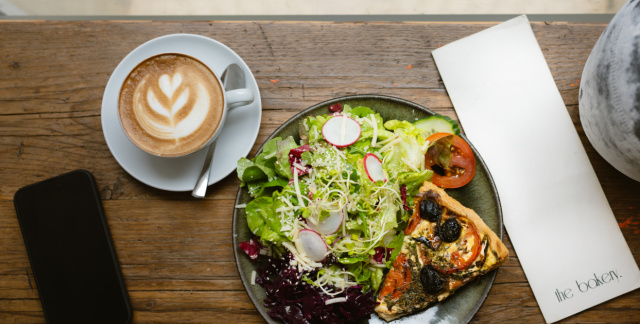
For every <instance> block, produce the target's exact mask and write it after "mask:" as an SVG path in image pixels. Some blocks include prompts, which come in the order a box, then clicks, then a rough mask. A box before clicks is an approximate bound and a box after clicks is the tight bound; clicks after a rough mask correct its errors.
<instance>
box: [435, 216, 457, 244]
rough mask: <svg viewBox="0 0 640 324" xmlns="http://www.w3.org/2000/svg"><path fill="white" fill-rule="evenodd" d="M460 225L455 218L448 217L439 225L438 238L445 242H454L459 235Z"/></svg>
mask: <svg viewBox="0 0 640 324" xmlns="http://www.w3.org/2000/svg"><path fill="white" fill-rule="evenodd" d="M460 232H462V226H460V223H458V221H457V220H456V219H455V218H449V219H447V220H446V221H444V223H442V225H440V238H442V240H443V241H445V242H447V243H451V242H455V241H456V240H457V239H458V237H460Z"/></svg>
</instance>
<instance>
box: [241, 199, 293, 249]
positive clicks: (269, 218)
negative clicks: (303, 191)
mask: <svg viewBox="0 0 640 324" xmlns="http://www.w3.org/2000/svg"><path fill="white" fill-rule="evenodd" d="M245 213H246V215H247V225H248V226H249V229H250V230H251V233H253V234H255V235H257V236H260V239H261V240H263V241H269V242H273V243H278V242H283V241H285V240H286V238H285V237H284V236H282V235H280V234H279V233H281V228H282V225H281V224H280V219H279V218H278V217H277V216H276V214H275V210H274V208H273V198H271V197H258V198H256V199H254V200H252V201H250V202H249V203H248V204H247V207H246V208H245Z"/></svg>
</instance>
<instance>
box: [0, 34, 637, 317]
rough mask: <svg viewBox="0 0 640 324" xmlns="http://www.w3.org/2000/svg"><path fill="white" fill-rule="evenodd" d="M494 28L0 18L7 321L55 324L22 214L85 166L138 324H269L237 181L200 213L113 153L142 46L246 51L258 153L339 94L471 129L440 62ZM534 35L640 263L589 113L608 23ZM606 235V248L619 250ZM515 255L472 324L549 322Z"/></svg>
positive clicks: (0, 209) (630, 308)
mask: <svg viewBox="0 0 640 324" xmlns="http://www.w3.org/2000/svg"><path fill="white" fill-rule="evenodd" d="M493 25H495V23H418V22H416V23H383V22H341V23H331V22H215V21H211V22H209V21H202V22H153V21H73V22H45V21H2V22H0V28H2V31H3V32H2V33H0V44H1V45H0V107H1V109H0V171H1V172H2V181H0V247H1V248H0V322H2V323H8V322H19V323H41V322H44V317H43V314H42V309H41V306H40V302H39V299H38V294H37V290H36V287H35V282H34V279H33V276H32V273H31V268H30V265H29V261H28V259H27V255H26V251H25V248H24V244H23V241H22V236H21V233H20V229H19V226H18V222H17V220H16V215H15V211H14V209H13V203H12V199H13V195H14V193H15V191H16V190H17V189H18V188H20V187H22V186H25V185H27V184H30V183H33V182H37V181H40V180H43V179H46V178H48V177H52V176H55V175H57V174H60V173H63V172H67V171H71V170H74V169H79V168H82V169H87V170H89V171H91V172H92V173H93V174H94V176H95V177H96V179H97V182H98V187H99V190H100V193H101V196H102V199H103V204H104V208H105V211H106V214H107V217H108V221H109V224H110V227H111V232H112V236H113V239H114V242H115V245H116V249H117V251H118V256H119V259H120V262H121V264H122V270H123V274H124V276H125V280H126V284H127V287H128V289H129V293H130V296H131V300H132V304H133V307H134V311H135V316H134V322H136V323H146V322H179V321H180V322H201V323H212V322H223V321H229V322H238V323H255V322H263V320H262V318H261V317H260V315H259V314H258V312H257V311H256V310H255V308H254V306H253V305H252V304H251V301H250V300H249V298H248V297H247V294H246V293H245V291H244V288H243V286H242V284H241V283H240V279H239V277H238V273H237V270H236V268H235V261H234V258H233V253H232V246H231V235H232V234H231V217H232V212H233V208H234V199H235V194H236V191H237V189H238V185H239V181H238V180H237V179H236V178H235V174H232V175H230V176H228V177H227V178H225V179H223V180H222V181H221V182H219V183H218V184H216V185H215V186H213V187H210V188H209V192H208V193H207V197H206V199H204V200H200V201H196V200H194V199H192V198H191V196H190V194H189V193H187V192H185V193H174V192H164V191H161V190H156V189H153V188H150V187H148V186H146V185H144V184H142V183H140V182H138V181H136V180H135V179H133V178H132V177H131V176H130V175H129V174H127V173H126V172H125V171H124V170H123V169H122V168H121V167H120V166H119V165H118V163H117V162H116V161H115V159H114V158H113V157H112V156H111V154H110V152H109V149H108V147H107V145H106V143H105V140H104V137H103V134H102V126H101V124H100V109H101V101H102V94H103V92H104V88H105V86H106V83H107V81H108V79H109V76H110V75H111V73H112V71H113V70H114V69H115V67H116V65H117V64H118V63H119V62H120V60H121V59H122V58H124V56H125V55H126V54H127V53H129V51H131V50H133V49H134V48H135V47H137V46H138V45H139V44H141V43H143V42H145V41H147V40H149V39H151V38H154V37H157V36H161V35H165V34H171V33H194V34H200V35H204V36H208V37H211V38H214V39H216V40H218V41H220V42H222V43H225V44H226V45H228V46H229V47H230V48H232V49H233V50H234V51H236V52H237V53H238V54H239V55H240V56H241V57H242V58H243V59H244V60H245V61H246V63H247V64H248V65H249V67H250V68H251V70H252V72H253V74H254V75H255V77H256V79H257V81H258V85H259V87H260V91H261V95H262V104H263V116H262V124H261V129H260V134H259V136H258V139H257V141H256V143H255V145H254V146H253V149H252V153H251V154H253V153H255V152H256V150H257V148H258V147H259V146H260V145H261V144H262V143H263V142H264V140H265V139H266V138H267V137H268V136H269V135H270V134H271V133H272V132H273V131H274V130H275V129H276V128H277V127H278V126H279V125H280V124H282V123H283V122H284V121H286V120H287V119H289V118H290V117H291V116H293V115H294V114H296V113H297V112H299V111H301V110H302V109H304V108H306V107H308V106H311V105H313V104H316V103H318V102H321V101H324V100H328V99H331V98H334V97H338V96H344V95H351V94H384V95H391V96H396V97H401V98H404V99H407V100H410V101H413V102H416V103H418V104H421V105H424V106H426V107H428V108H430V109H432V110H435V111H436V112H439V113H441V114H444V115H448V116H451V117H453V118H457V116H456V114H455V111H454V110H453V108H452V104H451V101H450V99H449V97H448V95H447V92H446V90H445V88H444V85H443V83H442V80H441V79H440V76H439V74H438V71H437V69H436V66H435V64H434V62H433V59H432V57H431V51H432V50H434V49H436V48H438V47H439V46H441V45H443V44H447V43H450V42H452V41H455V40H457V39H460V38H463V37H465V36H468V35H471V34H473V33H475V32H478V31H480V30H483V29H485V28H488V27H490V26H493ZM532 27H533V30H534V33H535V35H536V37H537V39H538V42H539V44H540V47H541V48H542V51H543V53H544V55H545V58H546V59H547V62H548V64H549V67H550V69H551V72H552V74H553V77H554V79H555V81H556V84H557V86H558V89H559V90H560V93H561V95H562V98H563V100H564V102H565V104H566V106H567V109H568V112H569V114H570V115H571V118H572V120H573V122H574V125H575V127H576V129H577V131H578V133H579V135H580V138H581V140H582V143H583V144H584V146H585V148H586V150H587V154H588V156H589V158H590V160H591V163H592V164H593V167H594V169H595V170H596V174H597V176H598V178H599V180H600V182H601V184H602V186H603V188H604V191H605V194H606V196H607V199H608V200H609V203H610V204H611V207H612V209H613V211H614V214H615V216H616V219H617V220H618V222H619V223H620V227H621V229H622V232H623V234H624V236H625V238H626V240H627V242H628V244H629V247H630V248H631V251H632V252H633V254H634V257H635V259H636V261H637V262H638V261H640V235H639V234H640V199H638V197H639V194H640V183H637V182H635V181H633V180H631V179H629V178H627V177H625V176H624V175H622V174H621V173H619V172H618V171H616V170H615V169H614V168H613V167H611V166H610V165H608V164H607V163H606V162H605V161H604V159H602V158H601V157H600V156H599V155H598V153H597V152H596V151H595V150H594V149H593V147H592V146H591V145H590V143H589V141H588V140H587V139H586V137H585V135H584V131H583V130H582V127H581V125H580V120H579V115H578V111H579V108H578V89H579V85H580V77H581V72H582V68H583V65H584V63H585V61H586V59H587V57H588V55H589V52H590V50H591V48H592V47H593V45H594V44H595V42H596V40H597V39H598V37H599V35H600V33H602V31H603V30H604V27H605V26H604V25H602V24H578V23H543V22H541V23H532ZM409 67H410V68H409ZM462 126H463V127H464V125H462ZM541 131H543V128H542V127H541ZM542 167H543V168H545V167H549V168H551V167H556V166H554V165H548V166H542ZM550 226H553V224H550ZM594 236H595V237H594V241H597V240H598V239H606V238H598V237H597V233H594ZM541 239H544V238H541ZM505 243H506V245H507V247H508V248H509V250H510V253H511V255H512V257H511V259H510V260H509V261H508V262H507V263H506V264H505V265H504V266H503V267H502V268H501V269H500V270H499V272H498V276H497V278H496V282H495V284H494V286H493V288H492V290H491V293H490V294H489V296H488V298H487V300H486V301H485V303H484V305H483V306H482V308H481V309H480V310H479V312H478V313H477V315H476V316H475V317H474V319H473V322H491V323H498V322H514V321H518V322H521V321H526V322H537V323H542V322H544V319H543V317H542V315H541V313H540V310H539V308H538V306H537V303H536V300H535V298H534V297H533V294H532V291H531V288H530V286H529V284H528V283H527V280H526V277H525V275H524V272H523V271H522V268H521V266H520V263H519V260H518V257H517V255H516V254H515V251H514V250H513V248H512V246H511V243H510V240H509V238H508V236H507V237H506V238H505ZM594 244H597V242H594ZM639 318H640V291H634V292H631V293H628V294H626V295H624V296H621V297H619V298H616V299H614V300H611V301H608V302H606V303H603V304H601V305H598V306H595V307H593V308H591V309H589V310H587V311H584V312H582V313H580V314H577V315H575V316H573V317H570V318H568V319H566V320H564V321H563V322H565V323H574V322H619V323H623V322H635V321H638V319H639Z"/></svg>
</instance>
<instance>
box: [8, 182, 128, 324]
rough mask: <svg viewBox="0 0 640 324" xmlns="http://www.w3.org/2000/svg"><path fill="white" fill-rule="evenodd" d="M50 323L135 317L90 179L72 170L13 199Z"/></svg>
mask: <svg viewBox="0 0 640 324" xmlns="http://www.w3.org/2000/svg"><path fill="white" fill-rule="evenodd" d="M13 202H14V205H15V208H16V213H17V215H18V221H19V223H20V228H21V230H22V237H23V239H24V243H25V246H26V248H27V254H28V255H29V261H30V262H31V269H32V270H33V275H34V277H35V282H36V286H37V289H38V294H39V296H40V301H41V303H42V309H43V310H44V315H45V318H46V320H47V322H48V323H111V324H119V323H129V322H130V321H131V318H132V315H133V312H132V309H131V304H130V301H129V296H128V293H127V289H126V286H125V284H124V279H123V277H122V273H121V271H120V265H119V263H118V258H117V255H116V252H115V248H114V246H113V242H112V240H111V233H110V231H109V225H108V224H107V219H106V217H105V214H104V210H103V209H102V202H101V199H100V195H99V194H98V191H97V187H96V183H95V179H94V178H93V175H91V173H89V172H88V171H85V170H76V171H72V172H69V173H65V174H63V175H60V176H57V177H54V178H51V179H48V180H45V181H42V182H38V183H35V184H32V185H29V186H26V187H24V188H21V189H19V190H18V191H17V192H16V194H15V196H14V199H13Z"/></svg>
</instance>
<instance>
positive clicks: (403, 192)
mask: <svg viewBox="0 0 640 324" xmlns="http://www.w3.org/2000/svg"><path fill="white" fill-rule="evenodd" d="M400 194H401V195H402V207H404V210H409V205H408V204H407V185H402V186H400Z"/></svg>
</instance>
